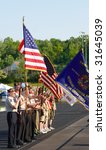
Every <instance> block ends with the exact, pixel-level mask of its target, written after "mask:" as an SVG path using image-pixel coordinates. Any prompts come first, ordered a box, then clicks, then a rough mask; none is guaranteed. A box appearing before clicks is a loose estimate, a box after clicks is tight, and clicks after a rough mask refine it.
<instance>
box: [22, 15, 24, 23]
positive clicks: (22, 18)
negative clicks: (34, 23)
mask: <svg viewBox="0 0 106 150" xmlns="http://www.w3.org/2000/svg"><path fill="white" fill-rule="evenodd" d="M22 22H23V24H24V16H23V18H22Z"/></svg>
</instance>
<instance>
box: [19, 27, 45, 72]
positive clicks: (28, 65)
mask: <svg viewBox="0 0 106 150" xmlns="http://www.w3.org/2000/svg"><path fill="white" fill-rule="evenodd" d="M23 34H24V39H23V40H22V41H21V43H20V45H19V49H18V50H19V52H20V53H22V54H24V56H25V69H29V70H38V71H44V72H46V71H47V68H46V65H45V62H44V60H43V57H42V55H41V54H40V52H39V49H38V47H37V45H36V43H35V41H34V39H33V37H32V35H31V34H30V32H29V31H28V29H27V28H26V27H25V25H23Z"/></svg>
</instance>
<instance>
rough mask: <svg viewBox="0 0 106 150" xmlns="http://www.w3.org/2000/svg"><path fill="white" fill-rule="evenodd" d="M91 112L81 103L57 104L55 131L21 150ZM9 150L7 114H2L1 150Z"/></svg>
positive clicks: (27, 147) (0, 120)
mask: <svg viewBox="0 0 106 150" xmlns="http://www.w3.org/2000/svg"><path fill="white" fill-rule="evenodd" d="M88 114H89V112H88V111H87V110H86V109H85V108H84V107H83V106H82V105H81V104H79V103H76V104H75V105H74V106H73V107H71V106H70V105H69V104H67V103H65V102H59V103H57V111H56V116H55V120H54V122H53V126H54V128H55V130H53V131H51V132H49V133H47V134H42V135H39V136H37V140H36V141H33V142H31V143H29V144H25V145H24V146H23V147H21V148H20V150H24V149H25V150H27V149H29V148H30V147H31V146H33V145H35V144H37V143H39V142H41V141H42V140H44V139H46V138H48V137H49V136H51V135H53V134H54V133H56V132H58V131H59V130H62V129H63V128H65V127H67V126H69V125H70V124H72V123H74V122H76V121H78V120H79V119H81V118H83V117H84V116H86V115H88ZM6 149H7V123H6V112H0V150H6Z"/></svg>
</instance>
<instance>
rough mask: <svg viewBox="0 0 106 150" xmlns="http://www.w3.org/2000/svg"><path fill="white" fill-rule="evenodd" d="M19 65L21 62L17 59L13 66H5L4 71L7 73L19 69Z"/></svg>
mask: <svg viewBox="0 0 106 150" xmlns="http://www.w3.org/2000/svg"><path fill="white" fill-rule="evenodd" d="M18 66H19V62H18V61H15V62H14V63H13V64H12V65H11V66H8V67H6V68H4V69H3V71H4V72H5V73H6V74H8V72H11V71H16V70H17V69H18Z"/></svg>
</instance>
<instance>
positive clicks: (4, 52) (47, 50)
mask: <svg viewBox="0 0 106 150" xmlns="http://www.w3.org/2000/svg"><path fill="white" fill-rule="evenodd" d="M86 37H87V38H86V43H84V45H85V48H86V51H87V56H88V58H89V37H88V35H86ZM35 42H36V44H37V46H38V48H39V50H40V52H41V54H42V55H47V56H48V57H49V59H50V60H51V62H52V63H53V65H54V67H55V69H56V71H57V73H59V72H61V71H62V69H63V68H64V67H65V66H66V65H67V64H68V63H69V62H70V60H72V59H73V57H74V56H75V55H76V54H77V52H78V51H79V50H80V49H81V47H82V38H81V37H80V36H79V37H77V38H75V37H70V39H68V40H65V41H61V40H59V39H55V38H52V39H50V40H44V41H43V40H35ZM18 46H19V41H13V39H12V38H10V37H7V38H5V39H4V41H0V69H2V70H3V69H4V68H6V67H8V66H10V65H11V64H13V63H14V62H15V61H18V62H19V65H18V69H17V70H16V71H15V72H14V71H13V72H11V71H10V72H8V74H7V78H6V79H5V82H14V81H23V80H25V79H24V78H25V77H24V76H25V69H24V56H23V55H22V54H20V53H19V52H18ZM88 60H89V59H88ZM27 74H28V81H29V82H38V76H39V72H37V71H30V70H28V71H27ZM3 80H4V79H3Z"/></svg>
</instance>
